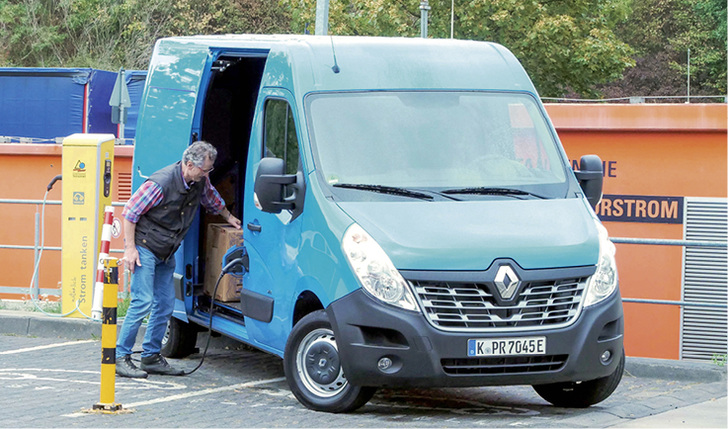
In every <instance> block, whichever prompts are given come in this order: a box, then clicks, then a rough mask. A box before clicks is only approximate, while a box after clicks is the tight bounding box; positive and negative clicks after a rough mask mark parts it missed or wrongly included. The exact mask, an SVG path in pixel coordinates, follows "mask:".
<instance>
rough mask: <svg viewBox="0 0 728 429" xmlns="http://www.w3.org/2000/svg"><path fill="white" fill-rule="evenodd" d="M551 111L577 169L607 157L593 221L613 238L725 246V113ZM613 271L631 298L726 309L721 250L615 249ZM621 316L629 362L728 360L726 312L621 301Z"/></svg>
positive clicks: (568, 107) (669, 108)
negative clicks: (585, 160) (585, 159)
mask: <svg viewBox="0 0 728 429" xmlns="http://www.w3.org/2000/svg"><path fill="white" fill-rule="evenodd" d="M547 111H548V113H549V116H550V117H551V120H552V122H553V123H554V126H555V127H556V130H557V132H558V134H559V138H560V139H561V142H562V144H563V145H564V148H565V150H566V153H567V154H568V156H569V158H570V159H571V160H572V164H574V162H578V160H579V158H580V157H581V156H582V155H585V154H591V153H593V154H597V155H599V156H600V157H601V159H602V161H603V163H604V197H603V199H602V201H601V203H600V204H599V206H598V208H597V214H598V215H599V216H600V218H601V219H602V220H603V221H604V225H605V226H606V227H607V230H608V231H609V235H610V236H611V237H621V238H652V239H672V240H683V239H687V238H690V239H693V240H704V241H722V242H725V241H726V235H725V234H726V188H727V186H726V185H727V182H726V180H727V179H726V177H727V176H726V174H728V173H727V171H726V163H727V160H726V156H727V155H726V146H727V144H726V122H727V116H726V105H725V104H681V105H678V104H669V105H668V104H663V105H647V104H641V105H629V104H619V105H604V104H599V105H596V104H590V105H574V104H552V105H547ZM695 207H697V208H698V209H697V212H698V213H697V215H693V213H694V212H696V209H694V208H695ZM706 211H707V213H708V214H707V215H705V214H704V213H702V212H706ZM696 216H697V218H698V219H697V221H695V220H694V218H695V217H696ZM701 217H703V218H707V220H703V219H701ZM701 221H703V222H702V223H706V222H707V223H708V226H707V227H705V226H704V225H701ZM696 222H697V225H695V224H696ZM688 226H690V227H691V228H692V229H697V230H698V233H697V234H690V231H689V230H688ZM691 255H692V256H691ZM617 268H618V270H619V279H620V289H621V293H622V297H623V298H625V299H629V298H636V299H652V300H668V301H682V300H686V301H695V302H703V303H711V302H712V303H723V304H725V303H726V289H727V288H726V251H725V248H723V249H722V250H721V249H713V248H708V249H692V248H687V249H686V248H683V247H682V246H665V245H641V244H639V245H636V244H617ZM624 311H625V349H626V352H627V355H628V356H640V357H652V358H665V359H680V358H685V359H690V358H692V359H702V360H708V359H710V358H711V357H712V356H713V355H714V354H725V353H726V337H727V333H726V311H725V309H709V308H699V307H687V306H686V307H683V306H677V305H665V304H645V303H629V302H625V303H624Z"/></svg>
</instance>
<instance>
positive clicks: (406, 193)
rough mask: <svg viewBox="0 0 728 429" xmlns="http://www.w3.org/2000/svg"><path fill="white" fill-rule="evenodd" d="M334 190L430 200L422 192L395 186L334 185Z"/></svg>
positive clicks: (428, 196) (429, 197)
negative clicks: (344, 189) (354, 190)
mask: <svg viewBox="0 0 728 429" xmlns="http://www.w3.org/2000/svg"><path fill="white" fill-rule="evenodd" d="M333 186H334V187H335V188H348V189H359V190H362V191H372V192H379V193H381V194H391V195H401V196H403V197H411V198H418V199H421V200H432V199H433V197H432V196H431V195H427V194H425V193H422V192H416V191H410V190H409V189H405V188H397V187H395V186H383V185H364V184H359V183H335V184H334V185H333Z"/></svg>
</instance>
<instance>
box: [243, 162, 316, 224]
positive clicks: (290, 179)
mask: <svg viewBox="0 0 728 429" xmlns="http://www.w3.org/2000/svg"><path fill="white" fill-rule="evenodd" d="M285 172H286V164H285V162H284V161H283V160H282V159H280V158H269V157H266V158H263V159H262V160H260V164H259V165H258V172H257V173H256V175H255V194H256V195H257V196H258V202H259V203H260V206H261V208H262V209H263V211H264V212H268V213H280V212H281V211H282V210H292V211H293V218H294V219H295V218H296V217H298V215H299V214H301V212H302V211H303V196H304V191H305V184H304V179H303V174H301V173H300V172H299V173H297V174H285ZM287 185H288V186H289V187H288V189H289V190H291V191H292V194H291V195H290V196H286V186H287Z"/></svg>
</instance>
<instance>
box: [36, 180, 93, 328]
mask: <svg viewBox="0 0 728 429" xmlns="http://www.w3.org/2000/svg"><path fill="white" fill-rule="evenodd" d="M59 180H62V176H61V175H60V174H59V175H57V176H56V177H54V178H53V180H51V182H50V183H49V184H48V186H47V187H46V192H45V195H44V196H43V204H42V206H41V212H40V252H38V259H37V260H36V261H35V266H34V267H33V275H32V276H31V278H30V285H29V286H28V295H30V301H31V302H32V303H33V306H35V308H36V310H38V311H40V312H41V313H43V314H45V315H46V316H50V317H66V316H70V315H71V314H73V313H75V312H76V311H78V312H79V313H81V314H83V312H82V311H81V309H80V307H79V306H80V304H81V300H76V308H74V309H73V310H71V311H69V312H68V313H64V314H57V313H48V312H47V311H45V310H43V309H42V308H41V307H40V306H39V305H38V301H39V298H38V297H37V296H35V295H33V284H35V279H36V277H37V276H38V268H39V267H40V261H41V259H42V258H43V248H44V247H45V208H46V200H47V199H48V193H49V192H50V191H51V189H53V185H54V184H55V183H56V182H57V181H59ZM83 315H84V316H86V317H87V318H89V319H91V320H93V319H92V318H91V317H89V316H87V315H85V314H83Z"/></svg>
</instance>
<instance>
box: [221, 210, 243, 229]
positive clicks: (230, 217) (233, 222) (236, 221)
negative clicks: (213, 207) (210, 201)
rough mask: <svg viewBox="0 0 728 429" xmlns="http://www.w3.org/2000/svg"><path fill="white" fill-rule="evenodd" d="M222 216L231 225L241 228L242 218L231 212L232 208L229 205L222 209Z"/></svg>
mask: <svg viewBox="0 0 728 429" xmlns="http://www.w3.org/2000/svg"><path fill="white" fill-rule="evenodd" d="M220 216H222V217H223V218H224V219H225V220H226V221H227V223H229V224H230V225H232V226H234V227H235V228H237V229H240V219H238V218H236V217H235V216H233V214H232V213H230V210H228V209H227V207H225V208H224V209H223V210H222V212H221V213H220Z"/></svg>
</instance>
